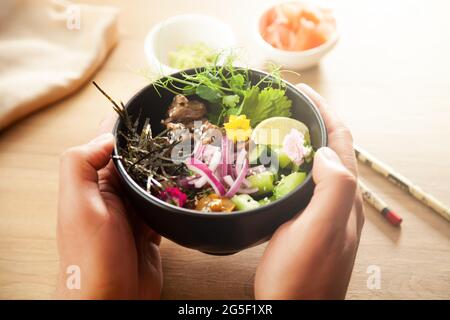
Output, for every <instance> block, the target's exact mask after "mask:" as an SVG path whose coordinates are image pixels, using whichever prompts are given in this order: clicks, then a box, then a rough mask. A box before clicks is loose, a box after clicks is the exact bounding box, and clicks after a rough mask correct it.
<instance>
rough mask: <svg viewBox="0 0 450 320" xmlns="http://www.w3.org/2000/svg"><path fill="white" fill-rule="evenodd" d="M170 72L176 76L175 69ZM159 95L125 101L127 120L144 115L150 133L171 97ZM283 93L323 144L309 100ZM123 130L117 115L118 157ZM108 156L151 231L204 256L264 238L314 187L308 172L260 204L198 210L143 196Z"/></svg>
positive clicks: (316, 143)
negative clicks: (236, 209)
mask: <svg viewBox="0 0 450 320" xmlns="http://www.w3.org/2000/svg"><path fill="white" fill-rule="evenodd" d="M185 72H187V73H191V72H193V70H187V71H185ZM249 74H250V77H251V81H252V82H253V83H257V82H258V81H259V80H260V79H261V78H262V77H264V76H265V75H266V74H265V73H263V72H261V71H256V70H251V71H250V72H249ZM173 76H175V77H181V75H180V73H176V74H174V75H173ZM159 93H160V94H161V96H160V95H158V92H157V91H156V89H155V88H154V87H153V86H152V85H148V86H147V87H145V88H143V89H142V90H141V91H139V92H138V93H137V94H136V95H135V96H134V97H133V98H131V100H130V101H128V103H127V104H126V108H127V111H128V113H129V115H130V116H132V117H133V119H136V118H137V117H138V115H139V114H141V117H140V121H141V126H143V122H144V120H145V119H146V118H147V117H149V118H150V123H151V126H152V130H153V134H155V133H158V132H159V131H161V130H163V127H162V125H161V123H160V121H161V119H164V118H165V115H166V111H167V108H168V106H169V105H170V103H171V101H172V99H173V94H172V93H170V92H168V91H167V90H161V89H159ZM287 96H288V97H289V98H290V99H291V100H292V101H293V104H292V111H293V112H292V114H293V115H292V117H293V118H295V119H298V120H300V121H302V122H303V123H305V124H306V125H307V126H308V128H309V130H310V136H311V143H312V145H313V147H314V148H319V147H322V146H325V145H326V144H327V135H326V129H325V125H324V123H323V120H322V118H321V116H320V114H319V112H318V111H317V109H316V108H315V106H314V105H313V103H312V102H311V100H310V99H308V98H307V97H306V96H305V95H303V94H302V93H301V92H300V91H298V90H297V89H296V88H295V87H294V86H292V85H291V84H288V83H287ZM123 128H124V126H123V123H122V122H121V121H120V119H119V120H118V121H117V123H116V125H115V127H114V131H113V133H114V135H115V137H116V139H117V142H116V146H115V148H114V155H118V146H124V143H125V141H124V139H123V138H122V137H121V136H120V135H119V134H118V131H120V130H122V129H123ZM114 159H115V160H114V161H115V165H116V167H117V170H118V172H119V176H120V178H121V180H122V182H123V184H124V185H125V188H126V190H127V192H128V193H129V197H130V198H131V203H132V205H133V206H134V207H135V209H136V211H137V213H138V214H139V215H140V216H141V217H142V219H143V220H144V221H145V222H146V223H147V224H148V225H149V226H150V227H151V228H152V229H153V230H155V231H156V232H158V233H159V234H160V235H161V236H163V237H166V238H168V239H170V240H172V241H174V242H176V243H178V244H180V245H182V246H185V247H188V248H192V249H197V250H200V251H203V252H206V253H210V254H231V253H235V252H237V251H240V250H243V249H246V248H249V247H252V246H254V245H257V244H260V243H262V242H264V241H267V240H268V239H269V238H270V237H271V235H272V234H273V233H274V231H275V230H276V229H277V228H278V227H279V226H280V225H281V224H283V223H284V222H285V221H287V220H289V219H290V218H292V217H293V216H294V215H295V214H296V213H298V212H299V210H301V209H303V208H305V207H306V205H307V204H308V202H309V200H310V199H311V196H312V193H313V189H314V183H313V181H312V177H311V173H309V174H308V176H307V178H306V179H305V181H304V182H303V183H302V184H301V185H300V186H298V187H297V188H296V189H295V190H294V191H293V192H292V193H290V194H289V195H287V196H286V197H284V198H282V199H280V200H278V201H275V202H273V203H271V204H268V205H265V206H263V207H261V208H257V209H254V210H250V211H242V212H236V213H202V212H198V211H195V210H189V209H184V208H179V207H176V206H174V205H171V204H168V203H166V202H164V201H162V200H160V199H158V198H156V197H154V196H151V195H149V194H148V193H147V192H146V191H145V190H144V189H142V188H141V187H140V186H139V185H138V184H137V183H136V182H135V181H134V180H133V179H132V178H131V177H130V176H129V175H128V174H127V172H126V170H125V167H124V165H123V163H122V161H121V160H118V159H117V157H114Z"/></svg>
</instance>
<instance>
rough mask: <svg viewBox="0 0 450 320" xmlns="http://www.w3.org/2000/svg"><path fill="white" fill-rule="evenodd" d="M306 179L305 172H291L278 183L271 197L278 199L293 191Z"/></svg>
mask: <svg viewBox="0 0 450 320" xmlns="http://www.w3.org/2000/svg"><path fill="white" fill-rule="evenodd" d="M305 178H306V172H293V173H291V174H290V175H288V176H285V177H283V178H282V179H281V180H280V183H279V184H278V185H277V186H276V187H275V188H274V190H273V195H274V196H275V198H276V199H280V198H282V197H284V196H285V195H287V194H288V193H290V192H291V191H293V190H294V189H295V188H296V187H297V186H298V185H299V184H301V183H302V182H303V181H304V180H305Z"/></svg>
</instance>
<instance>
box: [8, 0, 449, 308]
mask: <svg viewBox="0 0 450 320" xmlns="http://www.w3.org/2000/svg"><path fill="white" fill-rule="evenodd" d="M84 2H86V1H84ZM90 2H93V3H108V4H113V5H116V6H118V7H121V9H122V11H121V15H120V30H121V37H120V43H119V44H118V46H117V47H116V49H115V50H114V51H113V52H112V54H111V56H110V57H109V59H108V61H107V62H106V63H105V65H104V67H103V68H102V69H101V70H100V71H99V72H98V73H97V74H96V75H95V76H94V78H95V80H96V81H98V82H99V83H101V84H102V86H103V87H104V88H105V89H107V91H108V92H110V93H114V97H115V98H120V99H122V100H124V101H126V100H127V99H128V98H129V97H130V96H131V95H132V94H133V93H134V92H136V91H137V90H138V89H139V88H141V87H142V86H144V85H145V84H146V81H145V80H144V79H142V78H141V77H140V76H139V75H137V74H136V73H135V72H133V70H137V69H141V68H143V67H146V66H147V65H146V60H145V57H144V53H143V40H144V37H145V35H146V33H147V31H148V30H149V29H150V28H151V27H152V26H153V25H154V24H155V23H157V22H158V21H161V20H162V19H165V18H167V17H169V16H172V15H176V14H181V13H187V12H189V13H192V12H198V13H206V14H210V15H212V16H216V17H218V18H220V19H222V20H224V21H225V22H227V23H228V24H230V25H231V26H232V28H233V30H234V31H235V33H236V35H237V37H238V41H239V43H240V44H241V45H242V46H243V47H246V48H247V49H248V52H249V53H251V52H252V51H251V50H252V49H251V48H252V43H251V39H252V37H251V28H250V24H249V19H250V18H252V13H253V12H254V9H255V8H258V7H260V6H261V5H262V4H263V3H265V2H268V1H258V0H253V1H247V0H246V1H237V0H235V1H209V0H205V1H199V0H192V1H183V0H177V1H119V0H114V1H113V0H110V1H108V0H104V1H98V0H96V1H90ZM335 6H336V10H337V14H338V17H339V21H338V24H339V29H340V32H341V39H340V42H339V44H338V46H337V47H336V48H335V50H334V51H332V52H331V53H330V55H329V56H327V57H326V58H325V59H324V60H323V62H322V64H321V65H320V67H318V68H314V69H312V70H309V71H305V72H302V73H301V77H300V78H299V77H296V76H295V77H293V76H291V77H290V78H289V80H290V81H292V82H297V81H303V82H306V83H308V84H309V85H311V86H313V87H314V88H316V89H317V90H318V91H319V92H320V93H321V94H323V95H324V96H325V97H326V98H327V99H328V100H329V101H330V102H331V104H333V105H334V106H335V107H336V108H337V109H338V110H339V112H340V114H341V115H342V118H343V119H344V120H345V122H346V123H347V124H348V126H349V127H350V128H351V130H352V131H353V134H354V137H355V140H356V142H357V143H358V144H359V145H361V146H363V147H364V148H365V149H367V150H368V151H370V152H371V153H373V154H374V155H375V156H377V157H379V158H380V159H383V160H384V161H385V162H386V163H388V164H390V165H391V166H393V167H395V168H397V169H398V170H399V171H400V172H401V173H403V174H404V175H406V176H407V177H409V178H410V179H412V180H413V181H415V182H417V183H418V184H419V185H420V186H422V187H423V188H424V189H425V190H427V191H429V192H431V193H432V194H434V195H435V196H436V197H438V198H440V199H441V200H442V201H443V202H444V203H446V204H447V205H450V188H449V187H450V183H449V181H450V166H449V160H448V159H449V158H450V147H449V143H448V141H450V90H449V89H450V76H449V71H450V59H449V57H450V42H449V41H448V40H449V37H448V30H450V19H448V12H450V2H448V1H446V0H442V1H424V0H422V1H404V2H402V1H337V2H335ZM254 52H255V51H254ZM249 56H250V57H251V58H253V55H252V54H249ZM108 112H110V105H109V104H108V103H107V102H106V101H105V99H104V98H103V97H102V96H100V95H99V94H98V93H97V92H96V91H95V89H94V88H93V87H92V86H91V85H86V86H85V87H83V88H82V89H81V90H80V91H79V92H78V93H76V94H74V95H72V96H71V97H69V98H67V99H64V100H63V101H61V102H59V103H56V104H54V105H52V106H50V107H48V108H46V109H44V110H42V111H40V112H37V113H35V114H34V115H32V116H30V117H28V118H27V119H25V120H23V121H20V122H19V123H17V124H15V125H14V126H12V127H11V128H9V129H8V130H6V131H4V132H1V133H0V221H1V222H0V298H4V299H18V298H20V299H22V298H23V299H36V298H37V299H39V298H49V297H51V295H52V293H53V291H54V288H55V282H56V281H55V277H56V273H57V264H58V256H57V254H56V241H55V221H56V197H57V191H58V190H57V181H58V170H57V169H58V161H59V154H60V153H61V152H62V151H63V150H64V149H65V148H67V147H69V146H73V145H76V144H80V143H83V142H85V141H87V140H88V139H90V138H91V137H92V136H93V135H94V133H95V131H96V128H97V126H98V124H99V122H100V121H101V119H103V118H104V117H105V115H106V114H108ZM360 173H361V177H362V179H364V181H366V182H367V184H368V185H369V186H371V187H372V188H373V189H374V190H375V191H376V192H377V193H378V194H379V195H381V196H382V197H383V198H385V200H386V201H388V202H389V204H390V205H391V207H392V208H393V209H394V210H395V211H397V212H398V213H400V214H401V215H402V216H403V218H404V222H403V225H402V227H401V228H400V229H397V228H395V227H392V226H391V225H389V224H388V223H387V222H386V221H385V220H384V219H383V218H382V217H381V216H380V215H379V214H378V213H377V212H376V211H374V210H373V209H372V208H370V207H369V206H366V215H367V217H366V224H365V227H364V231H363V235H362V239H361V244H360V248H359V252H358V256H357V260H356V265H355V268H354V273H353V276H352V279H351V283H350V287H349V290H348V294H347V298H348V299H380V298H381V299H404V298H412V299H432V298H436V299H449V298H450V223H448V222H446V221H445V220H444V219H442V218H441V217H440V216H438V215H437V214H435V213H434V212H432V211H431V210H429V209H428V208H426V207H425V206H423V205H421V204H420V203H418V202H417V201H415V200H413V199H411V198H410V197H409V196H407V195H406V194H405V193H403V192H402V191H400V190H399V189H397V188H396V187H394V186H393V185H392V184H390V183H389V182H387V181H385V180H384V179H382V178H381V177H380V176H378V175H377V174H375V173H373V172H371V171H370V170H368V169H367V168H366V167H364V166H363V165H361V166H360ZM264 247H265V245H260V246H258V247H255V248H252V249H249V250H246V251H244V252H240V253H238V254H235V255H232V256H227V257H215V256H209V255H205V254H203V253H199V252H196V251H193V250H189V249H185V248H183V247H180V246H178V245H176V244H174V243H172V242H170V241H168V240H163V242H162V245H161V253H162V258H163V265H164V282H165V284H164V290H163V298H166V299H175V298H211V299H215V298H219V299H222V298H223V299H230V298H243V299H247V298H249V299H250V298H252V297H253V279H254V273H255V268H256V266H257V264H258V261H259V259H260V257H261V254H262V252H263V250H264ZM371 265H376V266H379V267H380V270H381V288H380V289H372V290H371V289H368V287H367V285H366V281H367V278H368V276H369V274H367V268H368V267H369V266H371Z"/></svg>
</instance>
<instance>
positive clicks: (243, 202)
mask: <svg viewBox="0 0 450 320" xmlns="http://www.w3.org/2000/svg"><path fill="white" fill-rule="evenodd" d="M231 201H233V203H234V204H235V205H236V208H237V209H238V210H251V209H256V208H259V207H260V206H261V205H260V204H259V203H258V202H257V201H255V200H254V199H253V198H252V197H250V196H249V195H248V194H240V195H237V196H233V198H231Z"/></svg>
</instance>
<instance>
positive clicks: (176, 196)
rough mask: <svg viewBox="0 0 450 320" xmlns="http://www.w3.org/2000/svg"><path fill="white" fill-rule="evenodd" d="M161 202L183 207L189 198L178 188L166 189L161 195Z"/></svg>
mask: <svg viewBox="0 0 450 320" xmlns="http://www.w3.org/2000/svg"><path fill="white" fill-rule="evenodd" d="M159 197H160V199H161V200H164V201H166V202H169V203H172V204H174V205H176V206H179V207H183V206H184V205H185V204H186V200H187V196H186V194H185V193H184V192H182V191H181V190H180V189H178V188H172V187H171V188H166V189H165V190H164V191H161V193H160V194H159Z"/></svg>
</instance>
